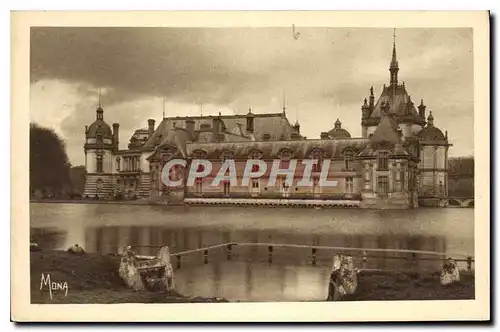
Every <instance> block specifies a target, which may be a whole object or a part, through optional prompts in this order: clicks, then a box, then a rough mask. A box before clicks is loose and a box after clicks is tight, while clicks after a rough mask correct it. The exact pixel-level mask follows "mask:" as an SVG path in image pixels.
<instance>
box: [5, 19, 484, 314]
mask: <svg viewBox="0 0 500 332" xmlns="http://www.w3.org/2000/svg"><path fill="white" fill-rule="evenodd" d="M489 54H490V51H489V13H488V12H486V11H483V12H480V11H477V12H472V11H471V12H466V11H464V12H433V11H406V12H400V11H394V12H389V11H387V12H384V11H377V12H375V11H373V12H370V11H364V12H363V11H359V12H349V11H342V12H341V11H338V12H336V11H325V12H321V11H310V12H301V11H295V12H294V11H283V12H271V11H270V12H265V11H264V12H253V11H248V12H244V11H241V12H237V11H234V12H233V11H227V12H217V11H212V12H210V11H206V12H196V11H195V12H182V11H179V12H175V11H171V12H168V11H166V12H161V11H159V12H50V11H47V12H13V13H12V111H11V114H12V130H11V132H12V148H13V151H15V154H13V155H12V156H13V159H12V175H11V176H12V180H13V182H12V183H13V188H12V197H13V200H12V225H11V226H12V232H11V234H12V254H11V256H12V278H11V280H12V288H11V289H12V302H11V305H12V320H14V321H19V322H34V321H36V322H48V321H60V322H62V321H65V322H80V321H114V322H130V321H133V322H151V321H155V322H157V321H161V322H199V321H212V322H236V321H238V322H256V321H258V322H277V321H280V322H299V321H302V322H303V321H310V322H313V321H317V322H319V321H321V322H340V321H351V322H370V321H442V320H447V321H487V320H489V319H490V280H489V276H490V213H489V211H490V205H489V201H490V199H489V194H490V191H489V187H490V177H489V174H490V169H489V165H490V161H489V158H490V153H489V139H490V132H489V129H490V122H489V121H490V120H489V114H490V112H489V100H490V95H489V93H490V92H489V82H490V78H489V75H490V68H489ZM28 128H29V129H28ZM26 174H29V177H26V176H25V175H26ZM476 207H477V209H476ZM28 243H29V250H28Z"/></svg>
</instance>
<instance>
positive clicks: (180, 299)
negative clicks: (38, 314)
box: [30, 251, 227, 304]
mask: <svg viewBox="0 0 500 332" xmlns="http://www.w3.org/2000/svg"><path fill="white" fill-rule="evenodd" d="M119 264H120V258H119V257H118V256H112V255H94V254H85V255H82V256H78V255H74V254H71V253H68V252H65V251H38V252H32V253H31V261H30V270H31V271H30V272H31V275H30V276H31V278H30V279H31V283H30V289H31V303H89V304H92V303H196V302H227V301H225V300H223V299H216V298H201V297H186V296H182V295H181V294H177V293H175V292H172V293H170V294H165V293H162V292H148V291H143V292H136V291H134V290H131V289H129V288H127V287H126V286H125V284H124V283H123V281H122V280H121V279H120V277H119V275H118V267H119ZM42 274H44V276H45V277H46V276H47V275H48V274H50V279H51V281H52V282H60V283H64V282H66V283H67V285H68V288H69V290H68V293H67V295H65V291H64V290H63V289H60V290H55V291H54V292H53V294H52V295H53V296H52V299H51V298H50V295H49V290H48V287H47V286H43V289H42V290H40V284H41V277H42Z"/></svg>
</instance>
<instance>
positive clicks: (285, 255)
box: [30, 203, 474, 301]
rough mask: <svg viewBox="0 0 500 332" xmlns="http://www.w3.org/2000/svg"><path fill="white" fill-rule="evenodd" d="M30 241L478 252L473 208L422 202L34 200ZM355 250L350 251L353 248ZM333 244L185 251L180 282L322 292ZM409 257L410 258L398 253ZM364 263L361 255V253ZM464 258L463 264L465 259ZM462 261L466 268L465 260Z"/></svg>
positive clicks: (292, 296)
mask: <svg viewBox="0 0 500 332" xmlns="http://www.w3.org/2000/svg"><path fill="white" fill-rule="evenodd" d="M30 215H31V220H30V225H31V240H32V241H35V242H37V243H38V244H39V245H40V246H42V247H43V248H48V249H66V248H68V247H69V246H71V245H73V244H76V243H78V244H80V245H82V246H83V247H84V248H85V250H86V251H88V252H95V253H100V254H116V253H119V252H120V250H121V248H122V247H123V246H124V245H127V244H128V245H131V246H133V247H134V249H135V251H136V252H137V253H139V254H142V255H155V254H156V252H157V250H158V249H157V248H153V247H141V246H142V245H150V246H161V245H168V246H169V248H170V250H171V252H172V253H175V252H180V251H185V250H189V249H197V248H201V247H205V246H209V245H215V244H221V243H227V242H239V243H242V242H245V243H248V242H259V243H280V244H304V245H311V246H336V247H353V248H354V247H356V248H360V247H362V248H390V249H413V250H428V251H438V252H444V253H446V254H447V255H448V256H452V257H454V258H455V257H456V258H463V257H465V256H469V255H470V256H474V209H472V208H445V209H432V208H428V209H425V208H421V209H416V210H410V211H394V210H392V211H389V210H387V211H377V210H360V209H303V208H251V207H168V206H147V205H117V204H50V203H48V204H47V203H31V204H30ZM354 253H355V252H353V254H354ZM332 255H333V253H332V252H331V251H328V250H317V252H316V265H313V264H312V261H313V255H312V252H311V250H310V249H303V248H278V247H274V248H273V251H272V262H270V261H269V251H268V247H267V246H262V247H252V246H245V247H243V246H241V247H238V246H236V247H233V249H232V252H231V260H228V257H227V249H226V248H220V249H215V250H213V251H210V252H209V254H208V257H207V262H206V264H205V261H204V257H203V253H197V254H192V255H189V256H185V257H183V258H182V261H181V267H180V268H177V267H176V265H177V264H176V260H173V261H172V263H173V265H174V268H175V269H176V275H175V279H176V280H175V284H176V288H177V290H178V291H179V292H180V293H182V294H184V295H188V296H206V297H212V296H214V297H224V298H227V299H230V300H241V301H301V300H324V299H325V298H326V295H327V285H328V279H329V275H330V271H331V263H332ZM373 255H375V256H376V257H370V256H368V259H367V261H366V264H365V267H366V268H377V269H379V268H380V269H406V268H411V269H418V270H422V271H437V270H439V268H440V266H441V262H440V261H434V260H426V259H425V258H430V257H433V256H423V255H422V256H419V258H423V259H418V260H417V261H415V260H414V257H411V255H409V254H404V253H403V254H401V253H400V254H396V253H374V254H373ZM395 258H404V259H395ZM355 264H356V265H357V266H358V267H359V264H361V258H355ZM463 264H464V263H463ZM462 267H464V266H463V265H462Z"/></svg>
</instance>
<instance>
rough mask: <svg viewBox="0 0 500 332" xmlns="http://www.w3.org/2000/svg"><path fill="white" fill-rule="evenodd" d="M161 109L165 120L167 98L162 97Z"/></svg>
mask: <svg viewBox="0 0 500 332" xmlns="http://www.w3.org/2000/svg"><path fill="white" fill-rule="evenodd" d="M161 104H162V105H161V107H162V110H163V119H165V97H164V96H162V97H161Z"/></svg>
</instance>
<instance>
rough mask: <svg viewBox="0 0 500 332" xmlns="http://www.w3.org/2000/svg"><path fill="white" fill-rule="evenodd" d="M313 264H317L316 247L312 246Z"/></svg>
mask: <svg viewBox="0 0 500 332" xmlns="http://www.w3.org/2000/svg"><path fill="white" fill-rule="evenodd" d="M312 265H313V266H316V248H314V247H313V248H312Z"/></svg>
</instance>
